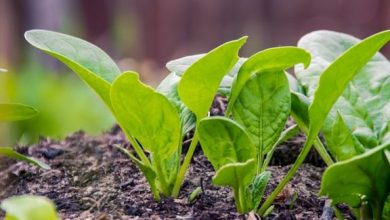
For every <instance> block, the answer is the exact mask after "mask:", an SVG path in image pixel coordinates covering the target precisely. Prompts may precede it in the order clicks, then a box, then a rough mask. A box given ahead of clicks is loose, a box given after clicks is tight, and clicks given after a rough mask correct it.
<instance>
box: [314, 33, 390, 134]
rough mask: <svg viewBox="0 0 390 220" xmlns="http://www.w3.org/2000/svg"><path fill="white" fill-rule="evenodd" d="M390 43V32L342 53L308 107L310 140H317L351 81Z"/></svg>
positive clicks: (323, 79)
mask: <svg viewBox="0 0 390 220" xmlns="http://www.w3.org/2000/svg"><path fill="white" fill-rule="evenodd" d="M389 40H390V31H384V32H380V33H378V34H375V35H372V36H370V37H368V38H366V39H365V40H363V41H361V42H359V43H358V44H355V45H354V46H352V47H350V48H349V49H348V50H346V51H345V52H344V53H342V55H340V56H339V57H338V58H337V59H336V60H335V61H334V62H332V64H331V65H329V66H328V67H327V68H326V70H325V71H324V72H323V73H322V74H321V77H320V79H319V83H318V87H317V89H316V90H315V92H314V95H313V102H312V104H311V105H310V107H309V118H310V129H309V130H310V131H309V138H308V139H310V138H314V137H315V136H316V135H317V133H318V132H319V131H320V129H321V127H322V126H323V123H324V121H325V119H326V117H327V115H328V113H329V112H330V110H331V108H332V107H333V105H334V104H335V102H336V101H337V99H338V98H339V97H340V96H341V95H342V93H343V92H344V90H345V88H346V87H347V85H348V83H349V82H350V81H351V80H352V78H353V77H354V76H355V75H356V74H357V73H358V72H359V70H360V69H361V68H363V67H364V66H365V65H366V64H367V62H368V61H369V60H370V59H371V58H372V57H373V56H374V55H375V53H376V52H377V51H378V50H379V49H380V48H381V47H383V46H384V45H385V44H386V43H387V42H388V41H389ZM340 73H342V74H340Z"/></svg>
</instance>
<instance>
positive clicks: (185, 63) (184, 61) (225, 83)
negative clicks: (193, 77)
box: [166, 54, 247, 95]
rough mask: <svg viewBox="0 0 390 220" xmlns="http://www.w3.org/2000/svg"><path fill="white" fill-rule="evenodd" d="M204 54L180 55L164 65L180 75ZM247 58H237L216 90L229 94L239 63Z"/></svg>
mask: <svg viewBox="0 0 390 220" xmlns="http://www.w3.org/2000/svg"><path fill="white" fill-rule="evenodd" d="M205 55H206V54H197V55H192V56H186V57H182V58H179V59H176V60H172V61H170V62H168V63H167V65H166V67H167V68H168V69H169V70H170V71H171V72H173V73H175V74H176V75H177V76H182V75H183V73H184V72H185V71H186V70H187V69H188V68H189V67H190V66H191V65H192V64H193V63H195V62H196V61H198V60H199V59H200V58H202V57H204V56H205ZM246 60H247V58H239V59H238V61H237V63H236V64H235V65H234V66H233V68H232V69H231V70H230V72H229V73H228V74H226V75H225V76H224V77H223V79H222V82H221V84H220V85H219V89H218V92H219V93H220V94H225V95H227V94H229V93H230V88H231V86H232V83H233V80H234V77H235V76H236V75H237V73H238V70H239V69H240V67H241V65H242V64H243V63H244V62H245V61H246Z"/></svg>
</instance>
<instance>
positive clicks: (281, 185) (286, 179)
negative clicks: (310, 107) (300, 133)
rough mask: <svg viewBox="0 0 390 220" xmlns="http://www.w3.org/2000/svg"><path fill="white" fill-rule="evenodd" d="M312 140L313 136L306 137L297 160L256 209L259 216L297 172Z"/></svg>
mask: <svg viewBox="0 0 390 220" xmlns="http://www.w3.org/2000/svg"><path fill="white" fill-rule="evenodd" d="M313 142H314V138H312V137H310V136H309V137H308V139H306V142H305V145H304V146H303V149H302V151H301V153H300V154H299V155H298V158H297V160H296V161H295V163H294V164H293V166H292V167H291V169H290V170H289V171H288V173H287V175H286V176H285V177H284V178H283V180H282V181H281V182H280V183H279V184H278V186H277V187H276V188H275V189H274V191H273V192H272V193H271V195H270V196H269V197H268V198H267V200H265V202H264V203H263V205H262V206H261V207H260V209H259V210H258V213H259V214H260V216H262V215H263V214H264V212H265V211H266V210H267V209H268V207H269V206H270V205H271V204H272V203H273V201H274V200H275V198H276V197H277V196H278V195H279V193H280V192H281V191H282V189H283V188H284V187H285V186H286V185H287V183H288V182H289V181H290V180H291V179H292V178H293V177H294V174H295V173H296V172H297V170H298V169H299V167H300V166H301V165H302V163H303V161H304V160H305V158H306V156H307V154H308V153H309V152H310V149H311V146H312V144H313Z"/></svg>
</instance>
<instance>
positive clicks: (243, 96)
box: [199, 47, 310, 213]
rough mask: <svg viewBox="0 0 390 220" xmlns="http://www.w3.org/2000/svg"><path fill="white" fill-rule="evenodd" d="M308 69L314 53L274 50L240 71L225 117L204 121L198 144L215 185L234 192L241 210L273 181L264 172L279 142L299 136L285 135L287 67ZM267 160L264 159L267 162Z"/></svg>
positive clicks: (252, 206) (294, 130)
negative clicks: (211, 166) (311, 54)
mask: <svg viewBox="0 0 390 220" xmlns="http://www.w3.org/2000/svg"><path fill="white" fill-rule="evenodd" d="M297 63H303V64H304V65H305V66H308V64H309V63H310V54H308V53H307V52H306V51H304V50H302V49H299V48H296V47H280V48H271V49H268V50H264V51H261V52H259V53H257V54H255V55H253V56H252V57H250V58H249V59H247V60H246V61H245V62H244V63H243V64H242V66H241V67H240V69H239V71H238V73H237V75H236V78H235V80H234V81H233V85H232V87H231V96H230V97H229V104H228V111H227V113H226V114H227V116H229V115H230V112H232V115H233V119H234V121H233V120H231V119H228V118H227V117H224V118H222V117H212V118H208V119H203V120H202V121H201V123H200V128H199V134H200V142H201V146H202V149H203V152H204V154H205V155H206V156H207V158H208V159H209V160H210V162H211V164H212V165H213V167H214V169H215V170H216V175H215V176H214V178H213V182H214V184H217V185H222V186H230V187H232V188H233V191H234V197H235V201H236V207H237V210H238V212H240V213H247V212H249V211H252V210H257V208H258V206H259V203H260V201H261V199H262V196H263V193H264V190H265V187H266V185H267V182H268V180H269V177H270V172H269V171H266V168H267V167H268V164H269V162H270V160H271V158H272V155H273V152H274V150H275V148H276V146H277V145H278V144H280V142H282V141H283V140H285V139H286V138H288V137H291V136H293V135H294V134H296V133H297V131H298V128H297V126H293V127H291V128H289V129H287V130H286V131H285V132H282V131H283V129H284V127H285V124H286V121H287V118H288V116H289V114H290V105H291V101H290V97H291V96H290V88H289V82H288V79H287V75H286V73H285V72H284V69H287V68H290V67H291V66H294V65H295V64H297ZM264 159H265V160H264Z"/></svg>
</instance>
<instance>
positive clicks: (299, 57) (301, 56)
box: [228, 47, 311, 112]
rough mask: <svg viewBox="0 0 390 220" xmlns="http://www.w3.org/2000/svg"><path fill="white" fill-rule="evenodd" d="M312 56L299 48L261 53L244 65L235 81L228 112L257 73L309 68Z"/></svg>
mask: <svg viewBox="0 0 390 220" xmlns="http://www.w3.org/2000/svg"><path fill="white" fill-rule="evenodd" d="M310 59H311V57H310V54H309V53H308V52H306V51H305V50H303V49H300V48H297V47H275V48H270V49H267V50H263V51H260V52H258V53H256V54H254V55H253V56H251V57H250V58H249V59H248V60H246V61H245V63H244V64H242V66H241V68H240V70H239V72H238V74H237V77H236V78H235V80H234V81H233V85H232V92H231V96H230V98H229V106H228V111H229V112H230V109H231V108H232V107H233V105H234V103H235V101H236V99H237V97H238V96H239V94H240V92H241V89H242V87H244V85H245V83H246V81H247V80H248V79H249V78H250V77H251V76H252V75H253V74H256V73H260V72H263V71H264V72H274V71H279V70H284V69H288V68H290V67H292V66H294V65H296V64H298V63H302V64H304V66H305V67H307V66H308V65H309V64H310Z"/></svg>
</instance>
